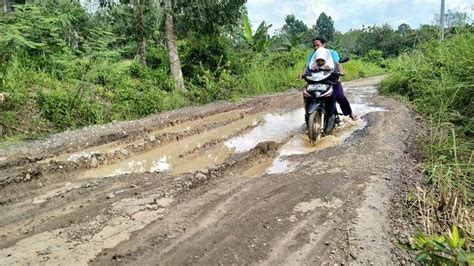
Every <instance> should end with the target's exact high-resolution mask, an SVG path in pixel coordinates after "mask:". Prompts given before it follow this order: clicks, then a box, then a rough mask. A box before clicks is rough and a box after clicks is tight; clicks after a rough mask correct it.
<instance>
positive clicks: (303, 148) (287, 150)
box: [245, 86, 386, 175]
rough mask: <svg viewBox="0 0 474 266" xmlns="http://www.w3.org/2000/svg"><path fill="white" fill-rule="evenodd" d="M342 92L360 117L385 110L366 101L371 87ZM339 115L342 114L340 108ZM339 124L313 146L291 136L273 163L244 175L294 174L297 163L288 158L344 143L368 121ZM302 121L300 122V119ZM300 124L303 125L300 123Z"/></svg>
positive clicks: (344, 119) (372, 91) (304, 138)
mask: <svg viewBox="0 0 474 266" xmlns="http://www.w3.org/2000/svg"><path fill="white" fill-rule="evenodd" d="M345 92H346V94H347V95H348V98H349V101H350V102H351V108H352V110H353V112H354V113H356V114H358V115H359V116H360V117H361V116H363V115H366V114H368V113H371V112H383V111H386V110H385V109H383V108H380V107H377V106H374V105H372V104H371V103H369V101H368V98H369V97H372V96H374V95H376V94H377V93H378V92H377V89H376V87H374V86H367V87H347V88H345ZM338 111H339V113H341V112H342V111H341V110H340V109H339V105H338ZM341 119H342V123H341V124H340V125H339V126H337V127H336V128H335V129H334V130H333V131H332V132H331V134H330V135H327V136H324V137H323V138H321V139H320V140H319V141H317V142H316V143H312V142H311V141H309V139H308V137H307V136H306V134H303V133H299V134H296V135H295V136H293V137H292V138H291V139H290V140H289V141H288V142H286V143H285V144H284V145H283V146H282V147H280V149H279V150H278V156H277V157H276V158H275V159H274V160H273V161H264V162H262V163H260V164H257V165H255V166H254V167H252V168H251V169H248V170H247V171H246V172H245V174H248V175H259V174H262V173H267V174H277V173H288V172H291V171H293V170H294V169H295V168H296V166H297V165H298V164H299V162H295V161H291V160H290V159H289V158H288V157H289V156H291V155H297V154H307V153H311V152H315V151H318V150H322V149H326V148H328V147H332V146H335V145H338V144H341V143H342V142H344V141H345V140H346V139H347V138H348V137H349V136H350V135H351V134H352V133H354V132H355V131H357V130H360V129H363V128H364V127H365V126H366V125H367V122H366V121H364V120H363V119H359V120H357V121H352V120H351V119H349V118H347V117H341ZM300 121H301V119H300ZM301 123H303V122H301Z"/></svg>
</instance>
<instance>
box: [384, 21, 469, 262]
mask: <svg viewBox="0 0 474 266" xmlns="http://www.w3.org/2000/svg"><path fill="white" fill-rule="evenodd" d="M457 30H458V31H459V32H460V33H459V34H456V35H454V36H451V37H450V38H448V39H447V40H445V41H442V42H439V41H432V42H428V43H425V44H424V45H422V46H420V47H419V48H418V49H416V50H414V51H410V52H407V53H405V54H403V55H401V56H400V57H399V58H398V59H397V60H395V61H394V62H392V65H391V68H390V69H391V70H390V74H389V75H388V77H387V78H386V79H385V80H384V82H383V84H382V91H383V92H385V93H388V94H395V95H401V96H402V97H404V98H405V99H407V100H408V101H410V102H412V103H413V105H414V107H415V109H416V110H417V111H418V112H420V113H421V114H424V115H425V117H426V118H427V120H428V122H429V125H430V131H429V135H428V136H427V138H426V143H425V146H424V154H425V158H424V159H425V161H424V166H423V167H424V169H423V171H424V172H425V173H426V176H427V179H426V183H425V184H424V186H423V187H419V188H417V189H416V190H414V191H413V194H411V195H408V197H407V200H408V201H410V204H413V206H416V207H417V209H418V212H419V216H420V220H421V223H422V224H423V229H424V231H425V234H426V235H423V234H421V235H418V236H417V237H416V240H417V241H416V242H415V243H417V246H418V248H419V249H420V250H423V252H422V253H421V254H420V257H419V259H420V261H424V262H429V263H438V264H442V265H450V264H449V263H448V264H445V263H447V262H449V261H451V262H452V263H454V264H455V265H458V264H459V265H462V264H464V263H466V264H467V260H469V261H470V263H473V262H474V257H473V254H472V253H471V254H470V255H469V254H466V253H465V250H466V249H467V250H470V249H471V248H472V246H473V242H472V240H473V237H474V235H473V231H472V229H473V228H472V223H473V221H472V217H473V205H472V204H473V198H474V197H473V196H474V191H473V186H474V180H473V176H474V168H473V165H474V164H473V157H474V101H473V99H474V75H473V67H474V65H473V62H474V34H473V33H472V32H470V30H472V28H470V27H467V28H464V27H460V28H458V29H457ZM453 226H455V227H456V226H458V227H459V229H460V230H459V231H460V233H459V234H458V232H457V228H456V229H453V230H452V231H450V228H452V227H453ZM445 232H449V236H446V237H441V236H433V235H432V234H441V233H443V234H444V233H445ZM453 234H456V237H455V239H454V240H452V239H451V238H450V237H452V235H453ZM430 235H431V236H430ZM461 238H465V242H464V240H463V241H462V242H460V239H461ZM450 239H451V240H452V241H454V242H453V243H451V242H452V241H451V242H449V241H448V240H450ZM420 243H421V244H420ZM462 248H464V249H462ZM463 250H464V251H463ZM429 251H432V252H431V253H430V252H429ZM422 254H424V255H422ZM437 255H439V256H437ZM445 259H446V260H445Z"/></svg>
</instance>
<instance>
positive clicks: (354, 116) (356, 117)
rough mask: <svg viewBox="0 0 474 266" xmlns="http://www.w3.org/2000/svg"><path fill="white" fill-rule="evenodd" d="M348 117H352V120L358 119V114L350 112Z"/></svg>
mask: <svg viewBox="0 0 474 266" xmlns="http://www.w3.org/2000/svg"><path fill="white" fill-rule="evenodd" d="M349 117H350V118H351V119H352V121H356V120H358V119H359V116H358V115H356V114H354V113H352V114H351V115H350V116H349Z"/></svg>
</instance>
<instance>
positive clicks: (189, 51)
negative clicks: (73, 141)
mask: <svg viewBox="0 0 474 266" xmlns="http://www.w3.org/2000/svg"><path fill="white" fill-rule="evenodd" d="M25 2H27V3H25ZM6 3H7V4H6V5H5V8H7V11H8V12H1V13H0V58H1V60H0V142H2V143H3V145H5V143H8V142H12V141H18V140H21V139H31V138H38V137H41V136H43V135H45V134H49V133H53V132H58V131H63V130H67V129H74V128H78V127H83V126H88V125H94V124H102V123H107V122H111V121H114V120H128V119H136V118H140V117H144V116H147V115H149V114H153V113H156V112H161V111H164V110H172V109H176V108H180V107H183V106H187V105H198V104H205V103H209V102H212V101H216V100H237V99H240V98H242V97H247V96H253V95H258V94H264V93H271V92H279V91H286V90H287V89H288V88H291V87H294V88H301V87H302V86H303V85H304V83H303V82H302V81H301V80H299V79H298V76H299V74H301V72H302V69H303V67H304V63H305V60H306V57H307V56H308V54H309V52H310V51H311V47H310V45H311V39H312V38H314V37H315V36H317V35H323V36H325V37H326V38H327V39H328V40H329V41H330V42H329V44H330V46H331V47H332V48H334V49H336V50H338V51H339V52H340V54H341V55H342V56H350V57H351V61H350V62H348V63H347V64H346V74H347V75H346V76H345V77H344V80H350V79H356V78H361V77H368V76H373V75H379V74H383V73H384V72H385V71H386V69H387V68H386V67H387V64H386V62H387V59H388V58H392V57H395V56H397V55H398V54H399V53H401V52H402V51H404V49H407V47H415V46H416V45H418V44H419V43H420V42H422V41H424V40H425V39H426V40H428V39H430V38H434V37H435V35H436V34H434V35H433V34H432V33H433V27H432V26H424V27H421V28H420V29H418V30H414V29H411V28H410V27H409V26H408V25H406V24H402V25H400V27H398V29H396V30H394V29H392V28H391V27H390V26H388V25H382V26H371V27H364V28H362V29H360V30H351V31H349V32H346V33H339V32H337V31H336V29H335V28H334V21H333V20H332V18H331V17H330V16H327V15H326V14H324V13H322V14H321V15H320V16H319V18H315V24H314V25H313V26H311V27H309V26H307V25H305V24H304V23H303V22H302V21H301V20H298V19H297V18H296V17H295V16H294V15H288V16H287V17H286V19H285V22H286V23H285V25H284V26H283V27H282V28H281V29H278V30H277V31H276V32H275V33H274V34H272V35H271V34H270V32H269V30H270V26H271V25H268V24H266V23H265V22H264V21H263V22H261V23H260V24H259V25H250V23H249V19H248V17H247V15H246V14H247V12H246V9H245V5H244V4H245V0H240V1H223V2H221V1H214V0H212V1H207V2H205V3H204V2H203V3H200V2H199V3H198V2H196V3H188V2H187V1H183V0H174V1H171V0H168V1H151V0H149V1H134V0H132V1H129V0H122V1H98V0H97V1H94V0H92V1H76V0H45V1H39V0H38V1H24V0H6ZM170 21H171V22H172V23H170ZM404 36H407V37H406V38H405V37H404ZM381 40H384V41H381ZM387 40H390V41H387ZM401 40H404V41H401ZM170 54H171V55H170ZM173 54H176V55H177V57H173V58H172V60H170V58H171V57H170V56H173Z"/></svg>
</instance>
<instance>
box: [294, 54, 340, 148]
mask: <svg viewBox="0 0 474 266" xmlns="http://www.w3.org/2000/svg"><path fill="white" fill-rule="evenodd" d="M347 61H349V58H347V57H345V58H343V59H341V60H340V61H339V63H345V62H347ZM339 77H340V74H339V73H337V72H333V71H328V70H325V69H320V70H317V71H315V72H312V73H310V74H308V75H305V76H303V79H304V80H305V81H306V82H307V85H306V88H305V90H304V91H303V99H304V103H305V121H306V127H307V128H308V137H309V139H310V140H311V141H313V142H316V141H318V140H319V139H320V138H321V137H322V136H323V135H324V134H328V133H330V132H331V131H332V130H333V129H334V127H335V126H336V119H337V113H336V114H335V113H334V105H335V101H334V98H333V85H334V84H336V83H337V82H338V81H339Z"/></svg>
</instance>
